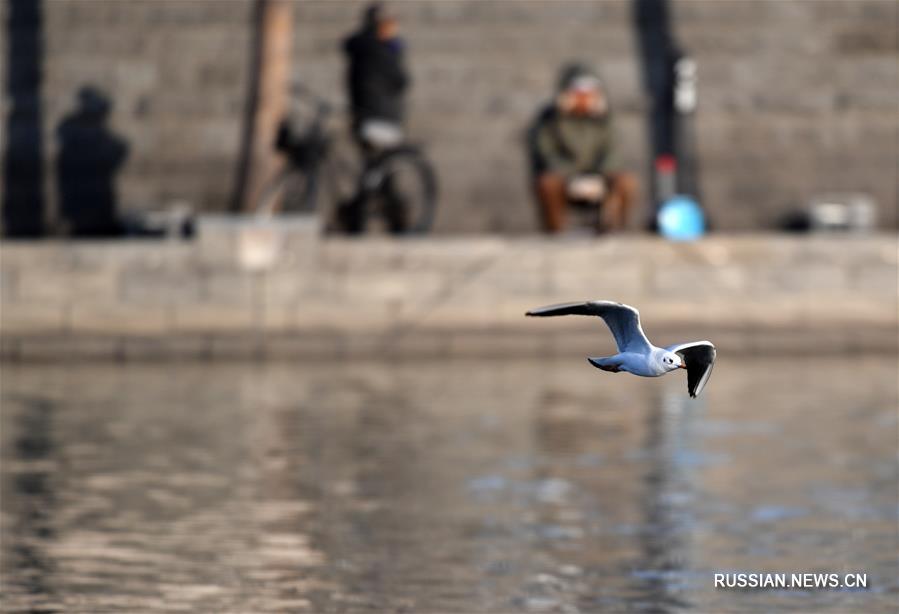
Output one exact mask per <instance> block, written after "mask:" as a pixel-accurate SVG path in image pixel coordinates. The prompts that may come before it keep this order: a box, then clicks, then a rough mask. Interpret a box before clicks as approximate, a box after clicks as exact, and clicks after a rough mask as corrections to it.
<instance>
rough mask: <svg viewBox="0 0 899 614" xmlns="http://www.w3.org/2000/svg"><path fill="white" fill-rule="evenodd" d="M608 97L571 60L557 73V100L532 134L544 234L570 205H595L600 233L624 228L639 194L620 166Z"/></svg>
mask: <svg viewBox="0 0 899 614" xmlns="http://www.w3.org/2000/svg"><path fill="white" fill-rule="evenodd" d="M613 128H614V127H613V122H612V114H611V111H610V109H609V101H608V97H607V96H606V92H605V90H604V88H603V84H602V81H600V79H599V77H598V76H597V74H596V73H595V72H594V71H593V70H591V69H590V68H589V67H587V66H586V65H584V64H580V63H572V64H569V65H567V66H565V67H564V68H563V69H562V70H561V71H560V74H559V80H558V86H557V92H556V97H555V100H554V101H553V102H552V103H551V104H550V105H548V106H547V107H546V108H544V109H543V110H541V112H540V113H539V114H538V116H537V119H536V120H535V122H534V124H533V125H532V127H531V130H530V133H529V147H530V154H531V164H532V171H533V174H534V177H533V178H534V190H535V192H536V197H537V201H538V203H539V207H540V218H541V223H542V228H543V230H544V232H547V233H550V234H554V233H558V232H561V231H562V230H563V229H564V228H565V225H566V221H567V217H568V208H569V206H571V205H572V204H575V205H585V206H589V207H597V208H599V211H597V214H598V215H597V226H596V231H597V232H606V231H617V230H623V229H624V228H625V227H626V225H627V219H628V216H629V213H630V210H631V208H632V207H633V203H634V200H635V198H636V192H637V181H636V178H635V177H634V175H633V174H631V173H627V172H624V171H622V170H621V168H620V167H619V165H618V160H617V156H616V151H615V143H614V134H613Z"/></svg>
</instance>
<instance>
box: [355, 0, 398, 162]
mask: <svg viewBox="0 0 899 614" xmlns="http://www.w3.org/2000/svg"><path fill="white" fill-rule="evenodd" d="M343 48H344V51H345V52H346V55H347V59H348V61H349V64H348V70H347V88H348V91H349V98H350V106H351V113H352V120H353V124H352V129H353V135H354V137H355V138H356V141H357V142H358V143H359V145H360V147H361V149H362V152H363V154H364V155H366V156H370V155H372V154H373V153H376V152H377V151H378V150H381V149H385V148H389V147H395V146H396V145H399V144H400V143H401V142H402V140H403V119H404V95H405V93H406V91H407V90H408V88H409V82H410V80H409V75H408V73H407V72H406V68H405V58H404V56H405V52H404V43H403V40H402V38H400V36H399V22H398V21H397V19H396V17H395V16H394V15H393V13H392V12H391V11H390V10H389V9H388V7H387V5H385V4H382V3H380V2H377V3H374V4H370V5H369V6H368V7H366V9H365V11H364V12H363V15H362V26H361V27H360V29H359V30H358V31H357V32H355V33H354V34H352V35H351V36H350V37H348V38H347V39H346V40H345V41H344V44H343Z"/></svg>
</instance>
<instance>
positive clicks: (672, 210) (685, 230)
mask: <svg viewBox="0 0 899 614" xmlns="http://www.w3.org/2000/svg"><path fill="white" fill-rule="evenodd" d="M656 222H657V224H658V229H659V234H660V235H662V236H663V237H665V238H666V239H670V240H672V241H695V240H696V239H699V238H700V237H702V235H704V234H705V214H704V213H703V212H702V207H700V206H699V203H697V202H696V201H695V200H693V199H692V198H690V197H689V196H683V195H678V196H672V197H671V198H669V199H668V200H667V201H665V202H664V204H662V206H661V207H660V208H659V212H658V214H657V216H656Z"/></svg>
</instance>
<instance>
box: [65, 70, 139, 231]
mask: <svg viewBox="0 0 899 614" xmlns="http://www.w3.org/2000/svg"><path fill="white" fill-rule="evenodd" d="M76 104H77V106H76V108H75V110H74V111H72V112H71V113H70V114H69V115H67V116H66V117H65V118H63V120H62V121H61V122H60V123H59V126H58V127H57V129H56V138H57V139H58V142H59V154H58V157H57V159H56V185H57V190H58V193H59V217H60V222H61V224H62V226H63V230H64V232H65V234H68V235H69V236H74V237H104V236H115V235H119V234H121V232H122V229H121V223H120V221H119V216H118V214H117V211H116V203H117V199H116V190H115V175H116V173H118V171H119V170H120V169H121V168H122V165H123V164H124V162H125V160H126V159H127V157H128V145H127V143H126V142H125V141H124V140H123V139H122V138H120V137H118V136H117V135H115V134H114V133H113V132H112V131H111V130H110V129H109V127H108V120H109V115H110V112H111V111H112V102H111V101H110V99H109V98H108V97H107V96H106V95H105V94H104V93H103V92H101V91H100V90H98V89H97V88H96V87H94V86H91V85H87V86H84V87H82V88H81V90H79V92H78V97H77V103H76Z"/></svg>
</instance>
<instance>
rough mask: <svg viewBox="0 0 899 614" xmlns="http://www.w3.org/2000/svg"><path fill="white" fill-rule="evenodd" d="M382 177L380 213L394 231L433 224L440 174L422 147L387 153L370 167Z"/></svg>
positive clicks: (416, 231)
mask: <svg viewBox="0 0 899 614" xmlns="http://www.w3.org/2000/svg"><path fill="white" fill-rule="evenodd" d="M368 172H369V173H374V174H375V176H376V177H377V178H379V179H380V181H379V183H378V187H377V189H376V190H375V196H376V197H377V199H378V201H379V204H380V207H379V211H378V213H380V215H381V216H382V217H383V219H384V221H385V223H386V224H387V229H388V230H389V231H390V232H391V233H393V234H420V233H424V232H428V231H429V230H430V229H431V227H432V226H433V224H434V214H435V210H436V206H437V178H436V176H435V174H434V169H433V168H431V165H430V164H429V163H428V161H427V160H426V159H425V158H424V156H423V155H422V154H421V152H420V151H418V150H417V149H414V148H411V147H404V148H401V149H395V150H393V151H389V152H387V153H385V154H384V155H383V156H382V157H381V158H380V159H378V160H377V161H376V162H375V164H374V165H373V166H372V167H371V169H369V171H368Z"/></svg>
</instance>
